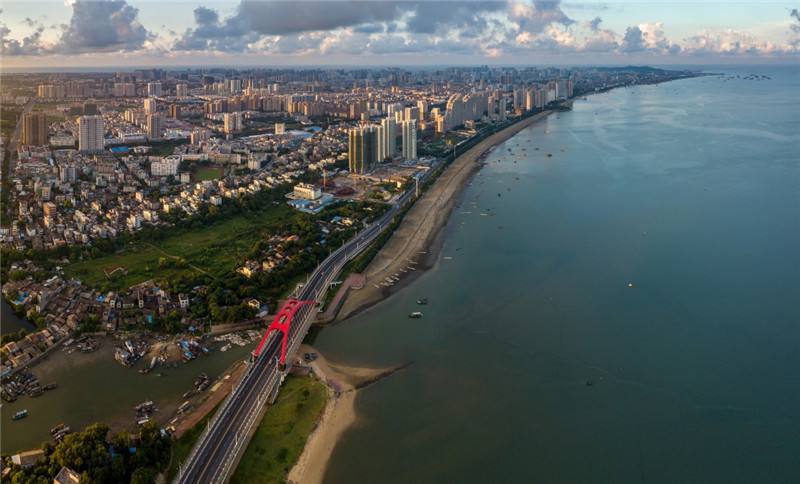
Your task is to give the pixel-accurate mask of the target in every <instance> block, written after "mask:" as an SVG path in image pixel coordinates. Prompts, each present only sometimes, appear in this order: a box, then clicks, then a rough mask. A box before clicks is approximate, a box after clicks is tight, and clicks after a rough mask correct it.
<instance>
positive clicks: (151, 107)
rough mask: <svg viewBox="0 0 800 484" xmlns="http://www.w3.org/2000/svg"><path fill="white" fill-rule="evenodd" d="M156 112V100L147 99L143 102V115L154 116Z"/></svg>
mask: <svg viewBox="0 0 800 484" xmlns="http://www.w3.org/2000/svg"><path fill="white" fill-rule="evenodd" d="M156 111H158V101H157V100H156V98H153V97H149V98H147V99H145V100H144V113H145V114H155V113H156Z"/></svg>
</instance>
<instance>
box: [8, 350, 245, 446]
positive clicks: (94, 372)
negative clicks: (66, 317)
mask: <svg viewBox="0 0 800 484" xmlns="http://www.w3.org/2000/svg"><path fill="white" fill-rule="evenodd" d="M102 341H103V343H102V346H101V348H100V349H98V350H96V352H94V353H90V354H88V355H83V354H80V353H74V354H72V355H66V354H64V353H63V352H62V351H61V350H60V349H58V350H56V351H55V352H54V353H53V354H52V355H51V356H48V360H46V361H44V362H43V363H40V364H38V365H36V366H34V368H33V370H32V372H33V373H34V374H35V375H36V376H37V377H38V378H39V381H40V383H41V384H42V385H44V384H47V383H50V382H56V383H58V388H57V389H55V390H52V391H49V392H45V393H44V394H43V395H42V396H39V397H36V398H31V397H27V396H22V397H20V398H18V399H17V400H16V401H15V402H12V403H8V402H3V407H2V412H0V414H2V429H3V431H2V434H0V449H1V450H2V452H3V453H4V454H6V453H13V452H18V451H21V450H28V449H32V448H38V447H39V446H40V445H41V444H42V443H43V442H45V441H48V440H51V437H50V433H49V431H50V429H51V428H53V427H55V426H56V425H58V424H60V423H64V424H67V425H69V426H70V427H71V428H72V429H73V430H79V429H82V428H83V427H85V426H86V425H88V424H91V423H95V422H102V423H106V424H112V425H113V428H115V429H119V428H127V429H128V430H134V429H135V427H136V424H135V421H136V412H135V411H134V406H136V405H137V404H139V403H142V402H144V401H147V400H152V401H153V402H154V403H155V404H156V407H157V408H158V414H157V415H156V418H157V419H158V420H159V422H160V423H162V424H163V423H164V421H165V420H168V419H169V418H171V417H172V416H173V415H174V413H175V410H177V407H178V406H179V405H180V404H181V403H183V401H184V399H183V398H181V396H182V395H183V393H184V392H186V391H188V390H190V389H191V388H192V384H193V382H194V379H195V378H197V376H198V375H199V374H200V373H206V374H207V375H208V376H209V377H210V378H211V380H212V382H214V381H216V379H217V378H219V377H220V376H222V375H223V373H224V372H225V370H226V369H228V368H229V367H230V365H232V364H233V363H234V362H236V361H237V360H244V359H246V358H247V354H248V353H249V352H250V351H252V349H253V348H252V347H253V345H247V346H244V347H239V346H233V347H232V348H231V349H230V350H228V351H226V352H222V351H218V350H215V351H211V352H210V353H209V354H207V355H204V356H201V357H199V358H197V359H196V360H194V361H191V362H189V363H186V364H179V365H178V367H176V368H163V367H157V368H156V369H155V370H154V371H153V372H151V373H150V374H147V375H142V374H140V373H139V372H138V371H137V369H139V368H143V367H144V366H145V365H146V364H148V363H149V361H140V362H139V363H138V364H137V365H136V366H135V367H134V368H125V367H123V366H122V365H120V364H118V363H117V362H116V361H114V357H113V345H114V341H113V340H111V339H110V338H104V339H103V340H102ZM51 360H55V361H51ZM159 373H160V374H162V375H163V376H158V374H159ZM22 409H26V410H28V412H29V415H28V417H27V418H24V419H22V420H17V421H14V420H13V416H14V414H15V413H16V412H18V411H20V410H22Z"/></svg>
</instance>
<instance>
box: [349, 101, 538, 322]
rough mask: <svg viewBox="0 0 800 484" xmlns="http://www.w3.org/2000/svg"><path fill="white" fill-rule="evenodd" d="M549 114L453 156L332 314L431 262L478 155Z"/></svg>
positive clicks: (393, 288) (353, 309)
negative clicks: (362, 279) (359, 283)
mask: <svg viewBox="0 0 800 484" xmlns="http://www.w3.org/2000/svg"><path fill="white" fill-rule="evenodd" d="M551 113H552V111H545V112H542V113H539V114H536V115H534V116H531V117H530V118H527V119H525V120H523V121H520V122H518V123H516V124H514V125H512V126H509V127H508V128H506V129H504V130H503V131H500V132H499V133H495V134H493V135H491V136H489V137H488V138H486V139H485V140H483V141H481V142H480V143H478V144H477V145H475V146H474V147H473V148H471V149H470V150H468V151H467V152H465V153H464V154H462V155H460V156H459V157H458V158H456V160H455V161H454V162H453V163H452V164H451V165H450V166H448V167H447V169H445V171H444V173H442V174H441V175H440V176H439V178H438V179H437V180H436V181H435V182H434V184H433V186H432V187H431V188H430V189H429V190H428V191H427V192H425V193H424V194H423V195H422V197H420V199H419V200H417V201H416V202H415V203H414V205H413V207H412V208H411V209H410V210H409V211H408V213H407V214H406V216H405V218H404V219H403V221H402V223H401V224H400V226H399V227H398V228H397V230H395V232H394V233H393V234H392V237H391V238H390V239H389V241H388V242H387V243H386V245H384V246H383V248H381V250H380V251H379V252H378V254H377V255H376V256H375V258H374V259H373V260H372V262H371V263H370V264H369V266H368V267H367V269H366V270H365V271H364V276H365V278H366V282H365V283H364V287H363V288H362V289H358V290H353V291H350V292H349V294H348V295H347V299H346V300H345V301H344V303H343V304H342V307H341V309H340V310H339V314H338V315H337V317H336V319H337V320H338V321H342V320H344V319H347V318H348V317H350V316H353V315H355V314H356V313H358V312H360V311H363V310H364V309H367V308H369V307H371V306H374V305H375V304H377V303H379V302H380V301H382V300H384V299H386V298H387V297H389V296H390V295H392V294H394V293H395V292H397V291H398V290H399V289H401V288H403V287H405V286H406V285H408V284H409V283H411V282H412V281H413V280H414V279H415V277H416V276H418V275H419V274H420V273H421V272H422V271H424V270H427V269H429V268H430V267H432V266H433V264H434V263H435V261H436V259H437V254H438V251H439V249H440V248H441V242H442V241H441V240H440V239H441V237H440V236H441V233H442V229H443V228H444V226H445V224H446V223H447V220H448V219H449V218H450V212H451V211H452V210H453V207H454V206H455V204H456V201H457V200H458V196H459V194H460V193H461V191H462V190H463V188H464V187H465V186H466V185H467V183H468V181H469V180H470V179H471V178H472V176H473V175H474V174H475V173H476V172H477V171H478V170H479V169H480V167H481V164H480V163H479V161H480V159H481V157H482V156H483V155H484V154H485V153H486V152H488V151H489V150H490V149H491V148H492V147H494V146H497V145H498V144H500V143H502V142H504V141H506V140H508V139H509V138H511V137H512V136H514V135H515V134H517V133H518V132H520V131H521V130H523V129H525V128H526V127H528V126H530V125H532V124H534V123H536V122H537V121H540V120H542V119H544V118H546V117H547V116H548V115H550V114H551ZM391 277H394V278H396V279H395V280H396V282H394V283H393V284H392V285H390V286H382V285H381V283H382V282H384V281H386V278H391Z"/></svg>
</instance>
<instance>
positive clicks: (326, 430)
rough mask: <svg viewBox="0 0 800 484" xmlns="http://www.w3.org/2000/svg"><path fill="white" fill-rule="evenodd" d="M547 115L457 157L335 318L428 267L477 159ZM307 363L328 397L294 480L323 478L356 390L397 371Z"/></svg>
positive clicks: (312, 482) (312, 483)
mask: <svg viewBox="0 0 800 484" xmlns="http://www.w3.org/2000/svg"><path fill="white" fill-rule="evenodd" d="M549 114H550V112H544V113H540V114H537V115H535V116H531V117H530V118H527V119H525V120H524V121H521V122H519V123H517V124H514V125H513V126H510V127H508V128H506V129H505V130H503V131H501V132H499V133H495V134H493V135H492V136H490V137H488V138H487V139H485V140H483V141H481V142H480V143H478V144H477V145H476V146H475V147H473V148H472V149H470V150H468V151H467V152H466V153H464V154H462V155H461V156H459V157H458V158H456V160H455V161H454V162H453V163H452V164H451V165H450V166H449V167H447V169H446V170H445V171H444V173H442V174H441V176H440V177H439V178H438V179H437V180H436V182H435V183H434V184H433V186H432V187H431V189H430V190H428V191H427V192H426V193H425V194H423V196H422V197H421V198H420V199H419V200H417V202H416V203H415V204H414V206H413V207H412V208H411V210H409V212H408V213H407V214H406V216H405V218H404V219H403V222H402V223H401V224H400V226H399V227H398V228H397V230H396V231H395V232H394V234H393V235H392V237H391V238H390V239H389V241H388V242H387V243H386V245H384V246H383V248H382V249H381V250H380V251H379V252H378V254H377V255H376V256H375V258H374V259H373V260H372V262H371V263H370V265H369V266H368V267H367V270H366V271H365V272H364V274H363V275H364V277H365V283H364V284H363V287H362V288H360V289H357V290H351V291H349V292H348V295H347V299H346V300H345V302H344V303H343V305H342V307H341V310H340V311H339V314H338V316H337V319H338V320H343V319H346V318H347V317H349V316H352V315H353V314H355V313H356V312H358V311H361V310H363V309H366V308H368V307H370V306H373V305H375V304H377V303H378V302H380V301H381V300H383V299H385V298H386V297H387V296H389V295H391V294H392V293H393V292H396V291H397V290H398V289H399V288H400V287H403V286H404V285H406V284H408V283H410V282H411V281H412V280H413V278H414V275H416V274H419V273H421V271H423V270H425V269H428V268H430V267H431V266H432V265H433V263H434V262H435V260H436V253H437V252H438V249H437V247H438V246H439V245H440V244H439V241H438V239H439V236H440V234H441V231H442V228H443V227H444V225H445V224H446V223H447V220H448V217H449V216H450V212H451V210H452V209H453V207H454V206H455V203H456V200H457V198H458V195H459V194H460V193H461V190H462V189H463V187H464V186H465V185H466V184H467V182H468V181H469V179H470V178H471V177H472V175H474V174H475V173H476V172H477V170H478V169H479V168H480V164H479V163H477V162H478V161H479V159H480V157H481V156H482V155H483V154H484V153H486V152H487V151H488V150H489V149H490V148H492V147H493V146H496V145H498V144H499V143H502V142H503V141H505V140H507V139H509V138H511V137H512V136H514V135H515V134H517V133H518V132H519V131H520V130H522V129H524V128H526V127H528V126H530V125H531V124H533V123H535V122H537V121H539V120H541V119H544V118H545V117H547V116H548V115H549ZM409 266H411V269H410V268H409ZM395 274H396V275H397V276H396V277H398V278H399V279H400V281H399V283H397V284H395V285H393V286H391V287H383V286H380V285H379V282H380V281H382V280H384V279H385V278H386V277H389V276H392V275H395ZM376 285H378V287H376ZM310 351H314V349H313V348H311V347H309V346H303V347H301V349H300V353H301V354H302V353H306V352H310ZM311 366H312V368H313V369H314V372H315V374H316V375H318V376H319V378H320V379H322V380H323V381H325V382H326V383H327V385H328V392H329V395H328V397H329V398H328V403H327V405H326V406H325V411H324V412H323V414H322V417H321V418H320V421H319V424H318V425H317V428H316V429H315V430H314V432H313V433H312V434H311V435H310V436H309V438H308V441H307V442H306V446H305V448H304V449H303V453H302V454H301V455H300V458H299V459H298V461H297V464H296V465H295V466H294V467H293V468H292V470H291V471H290V472H289V482H293V483H303V484H316V483H320V482H322V480H323V478H324V477H325V469H326V468H327V465H328V461H329V460H330V457H331V455H332V454H333V450H334V448H335V447H336V443H337V442H338V440H339V438H340V437H341V436H342V434H344V432H345V431H346V430H347V429H348V428H350V426H351V425H353V424H354V423H355V422H356V420H357V415H356V411H355V399H356V394H357V392H358V389H359V388H363V387H364V386H366V385H368V384H371V383H373V382H375V381H377V380H379V379H381V378H383V377H386V376H388V375H389V374H391V373H393V372H394V371H397V370H398V369H397V368H396V369H390V370H387V369H374V368H353V367H347V366H343V365H337V364H333V363H330V362H329V361H327V360H326V359H325V358H324V357H323V356H322V355H320V356H319V358H318V359H317V360H316V361H314V362H313V363H311Z"/></svg>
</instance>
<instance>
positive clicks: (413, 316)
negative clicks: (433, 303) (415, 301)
mask: <svg viewBox="0 0 800 484" xmlns="http://www.w3.org/2000/svg"><path fill="white" fill-rule="evenodd" d="M408 317H409V318H411V319H419V318H421V317H422V313H421V312H420V311H414V312H413V313H411V314H409V315H408Z"/></svg>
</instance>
